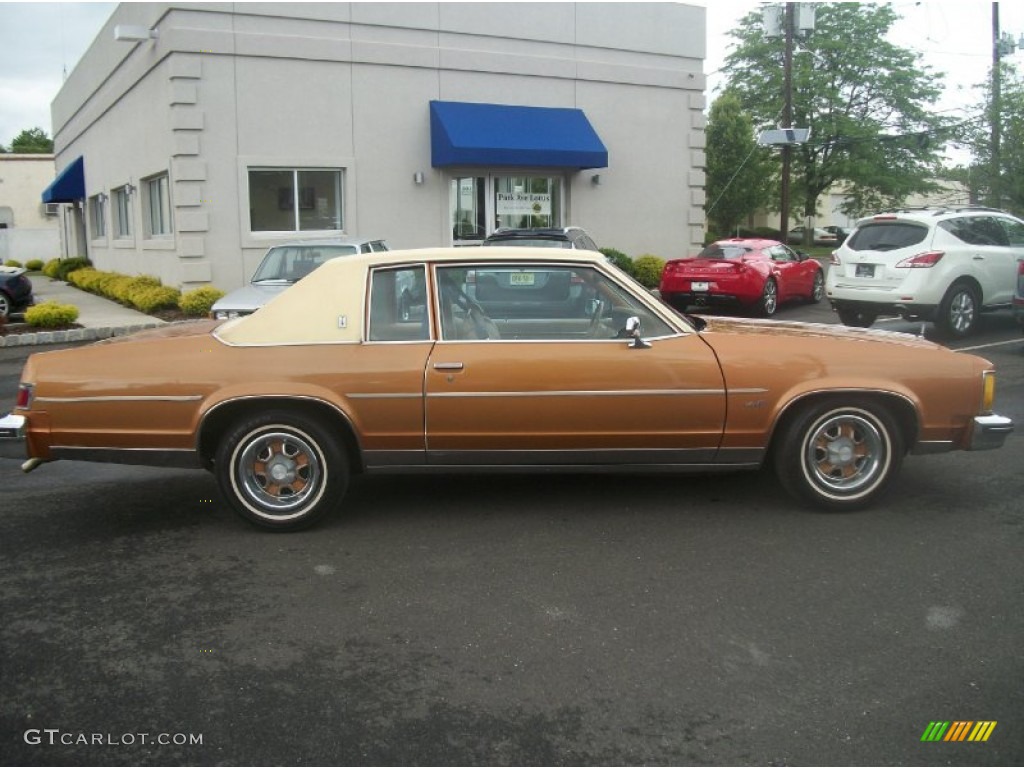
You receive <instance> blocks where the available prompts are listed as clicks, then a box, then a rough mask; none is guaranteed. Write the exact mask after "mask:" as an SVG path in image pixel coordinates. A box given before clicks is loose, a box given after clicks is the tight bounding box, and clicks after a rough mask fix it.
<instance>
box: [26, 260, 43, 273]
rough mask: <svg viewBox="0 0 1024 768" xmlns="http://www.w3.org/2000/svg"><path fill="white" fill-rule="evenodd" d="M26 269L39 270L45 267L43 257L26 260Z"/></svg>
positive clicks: (30, 270)
mask: <svg viewBox="0 0 1024 768" xmlns="http://www.w3.org/2000/svg"><path fill="white" fill-rule="evenodd" d="M25 269H27V270H28V271H29V272H39V271H41V270H42V269H43V260H42V259H29V260H28V261H26V262H25Z"/></svg>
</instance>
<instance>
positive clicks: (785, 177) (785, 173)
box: [779, 3, 995, 243]
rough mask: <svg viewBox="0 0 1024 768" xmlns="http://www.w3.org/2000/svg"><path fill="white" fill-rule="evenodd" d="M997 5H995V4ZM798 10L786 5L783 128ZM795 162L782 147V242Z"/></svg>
mask: <svg viewBox="0 0 1024 768" xmlns="http://www.w3.org/2000/svg"><path fill="white" fill-rule="evenodd" d="M993 5H995V3H993ZM795 9H796V4H795V3H786V11H785V17H784V21H783V24H784V26H785V30H784V32H783V39H784V40H785V53H784V54H783V60H782V77H783V86H782V90H783V106H782V126H781V127H782V128H783V129H786V128H792V127H793V16H794V11H795ZM792 162H793V147H792V146H790V145H789V144H783V145H782V187H781V190H780V195H779V197H780V200H779V207H780V208H781V221H782V223H781V224H779V237H780V239H781V240H782V242H784V243H785V242H787V241H788V239H789V172H790V166H791V165H792Z"/></svg>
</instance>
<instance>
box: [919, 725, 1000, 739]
mask: <svg viewBox="0 0 1024 768" xmlns="http://www.w3.org/2000/svg"><path fill="white" fill-rule="evenodd" d="M995 729H996V721H995V720H977V721H975V720H954V721H952V722H950V721H949V720H933V721H932V722H930V723H928V727H927V728H925V729H924V733H923V734H921V741H988V737H989V736H991V735H992V731H994V730H995Z"/></svg>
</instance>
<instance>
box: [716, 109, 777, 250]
mask: <svg viewBox="0 0 1024 768" xmlns="http://www.w3.org/2000/svg"><path fill="white" fill-rule="evenodd" d="M705 135H706V138H707V167H706V182H705V189H706V191H707V200H708V205H707V207H706V209H705V211H706V213H707V217H708V220H709V221H710V222H712V223H713V225H712V231H713V232H715V233H716V234H719V235H728V234H730V233H732V232H733V231H734V230H735V229H736V227H738V226H739V225H740V224H741V223H742V221H743V219H744V218H745V217H747V216H749V215H750V214H752V213H754V212H755V211H756V210H758V209H759V208H763V207H764V206H766V205H767V204H768V201H769V199H770V196H771V190H772V165H771V158H770V155H769V154H768V152H767V150H765V149H764V148H762V147H759V146H758V145H757V141H756V139H755V138H754V125H753V121H752V120H751V117H750V115H749V114H747V113H746V112H744V111H743V106H742V105H741V104H740V100H739V98H738V97H737V96H736V94H735V93H733V92H730V91H726V92H725V93H724V94H722V95H721V96H720V97H718V98H717V99H715V102H714V103H713V104H712V105H711V112H710V114H709V115H708V124H707V128H706V129H705Z"/></svg>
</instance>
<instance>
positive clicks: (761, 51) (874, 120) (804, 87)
mask: <svg viewBox="0 0 1024 768" xmlns="http://www.w3.org/2000/svg"><path fill="white" fill-rule="evenodd" d="M815 9H816V20H815V28H814V31H813V32H811V33H810V34H809V35H807V36H806V38H803V39H801V40H800V42H799V48H798V51H797V53H796V54H795V55H794V56H793V66H792V70H791V72H792V104H793V122H794V126H798V127H801V128H810V129H811V139H810V141H808V142H807V143H806V144H802V145H798V146H796V147H794V148H793V154H792V157H793V161H792V162H793V164H792V169H793V177H792V193H793V197H794V200H802V208H803V214H804V215H805V216H808V217H810V216H814V215H816V213H817V208H818V199H819V198H820V197H821V195H822V193H823V192H825V191H826V190H828V189H830V188H831V187H833V186H834V185H836V184H838V183H842V185H843V189H844V193H845V195H846V197H847V203H846V205H845V206H844V212H846V213H848V214H849V215H851V216H858V215H863V214H866V213H871V212H873V211H877V210H880V209H883V208H887V207H890V206H892V205H895V204H899V203H901V202H902V201H903V199H905V198H906V197H907V196H908V195H909V194H911V193H914V192H927V191H929V190H931V189H932V188H933V186H934V185H933V184H932V182H931V181H930V180H931V179H932V178H934V176H935V174H936V173H937V172H938V170H939V167H940V150H941V144H942V141H943V140H944V138H945V136H946V132H947V131H948V129H949V128H950V125H951V122H952V121H950V120H949V119H947V118H944V117H942V116H939V115H936V114H934V113H933V112H932V111H931V110H930V105H932V104H934V103H935V101H936V100H937V99H938V96H939V93H940V88H939V85H938V83H939V75H936V74H934V73H932V72H931V71H929V70H928V69H927V68H923V67H922V66H921V65H920V64H919V63H918V62H917V60H916V59H917V55H916V54H915V53H913V52H912V51H908V50H906V49H902V48H899V47H897V46H895V45H892V44H891V43H889V42H888V41H887V40H886V39H885V38H886V34H887V33H888V31H889V29H890V28H891V26H892V25H893V23H894V22H895V21H896V18H897V17H896V14H895V12H894V11H893V10H892V9H891V8H890V7H889V6H887V5H874V4H864V3H816V4H815ZM732 36H733V37H734V38H736V40H737V41H738V44H737V48H736V50H734V51H733V52H732V53H731V54H730V55H729V56H728V57H727V58H726V64H725V67H724V68H723V69H724V71H725V73H726V75H727V76H728V84H729V87H730V88H731V89H734V90H735V92H736V93H737V95H738V96H739V98H740V100H741V102H742V104H743V106H744V108H745V109H747V110H749V111H750V113H751V114H752V115H753V116H754V119H755V120H756V121H757V122H758V123H759V124H760V125H762V126H766V127H767V126H774V125H777V124H778V121H779V119H780V115H781V114H782V112H783V105H784V98H785V95H784V93H783V82H784V73H783V59H784V45H785V44H784V40H783V39H781V38H775V39H769V38H767V37H766V36H765V34H764V29H763V25H762V23H761V15H760V13H759V12H754V13H751V14H749V15H748V16H746V17H745V18H744V19H743V20H742V21H741V22H740V27H739V28H738V29H737V30H734V31H733V32H732Z"/></svg>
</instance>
